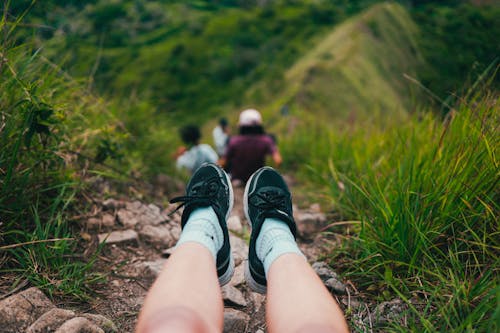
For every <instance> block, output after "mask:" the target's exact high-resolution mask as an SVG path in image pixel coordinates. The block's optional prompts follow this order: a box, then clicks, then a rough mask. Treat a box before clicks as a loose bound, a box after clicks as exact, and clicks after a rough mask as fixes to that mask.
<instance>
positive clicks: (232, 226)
mask: <svg viewBox="0 0 500 333" xmlns="http://www.w3.org/2000/svg"><path fill="white" fill-rule="evenodd" d="M227 227H228V229H229V230H232V231H235V232H241V231H242V230H243V225H242V224H241V219H240V217H239V216H238V215H231V216H230V217H229V218H228V219H227Z"/></svg>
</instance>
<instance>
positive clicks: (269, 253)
mask: <svg viewBox="0 0 500 333" xmlns="http://www.w3.org/2000/svg"><path fill="white" fill-rule="evenodd" d="M255 251H256V253H257V258H259V259H260V260H261V261H262V263H263V264H264V271H265V272H266V276H267V273H268V271H269V268H270V267H271V264H272V263H273V262H274V260H276V259H277V258H278V257H279V256H281V255H282V254H285V253H296V254H298V255H301V256H303V254H302V252H301V251H300V249H299V247H298V246H297V243H296V242H295V239H294V237H293V234H292V232H291V231H290V228H289V227H288V225H287V224H286V223H285V222H283V221H281V220H278V219H274V218H267V219H265V220H264V224H263V225H262V229H261V231H260V234H259V237H257V241H256V243H255Z"/></svg>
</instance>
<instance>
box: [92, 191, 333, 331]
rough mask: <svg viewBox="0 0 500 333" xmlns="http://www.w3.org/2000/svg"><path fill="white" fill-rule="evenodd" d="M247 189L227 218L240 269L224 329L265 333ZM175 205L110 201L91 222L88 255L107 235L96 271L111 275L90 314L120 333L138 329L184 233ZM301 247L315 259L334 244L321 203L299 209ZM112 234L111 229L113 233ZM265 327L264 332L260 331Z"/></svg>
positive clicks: (227, 293) (227, 300)
mask: <svg viewBox="0 0 500 333" xmlns="http://www.w3.org/2000/svg"><path fill="white" fill-rule="evenodd" d="M242 198H243V188H235V203H234V208H233V211H232V214H231V216H230V218H229V220H228V226H229V229H230V234H231V239H230V241H231V246H232V251H233V254H234V256H235V261H236V271H235V275H234V277H233V279H232V280H231V282H230V283H229V285H228V286H225V287H224V288H223V296H224V304H225V332H252V333H254V332H265V331H266V325H265V312H264V309H265V302H266V299H265V296H262V295H260V294H257V293H253V292H251V291H250V290H249V288H247V286H246V283H245V282H244V278H243V267H244V260H246V257H247V252H248V246H247V244H246V241H245V239H248V235H249V228H248V226H247V224H246V220H245V218H244V213H243V203H242ZM174 208H175V206H169V207H166V209H163V210H162V209H161V208H160V207H158V206H155V205H153V204H148V203H145V202H139V201H134V202H126V201H118V200H113V199H111V200H107V201H104V202H103V203H102V207H100V210H101V212H100V213H99V214H97V215H96V216H95V217H94V218H91V219H89V220H88V221H87V223H86V226H87V230H86V231H85V233H86V236H87V238H89V239H92V242H91V243H92V244H93V245H92V246H90V249H89V253H90V252H91V251H92V249H93V248H95V246H97V244H98V242H99V241H103V240H104V239H105V237H107V238H106V244H105V245H104V247H103V249H102V251H101V254H100V256H99V260H98V263H97V266H96V267H97V270H98V271H99V272H101V273H102V274H105V275H107V283H106V284H104V285H102V286H100V288H99V290H100V295H99V297H96V299H95V300H94V301H93V302H92V303H91V305H90V308H87V309H85V310H86V311H89V312H95V313H99V314H102V315H104V316H106V317H108V318H110V319H111V320H113V321H114V322H115V324H116V325H117V326H118V328H119V331H120V332H133V329H134V326H135V323H136V319H137V314H138V312H139V310H140V307H141V304H142V302H143V300H144V297H145V295H146V292H147V290H148V289H149V287H150V286H151V284H152V282H153V281H154V279H155V277H156V276H157V274H158V272H159V271H160V268H161V267H162V265H163V264H164V262H165V261H166V258H167V257H168V255H169V253H170V251H171V248H172V246H174V245H175V242H176V241H177V239H178V237H179V234H180V228H179V224H180V213H176V214H174V215H173V216H171V217H169V216H168V213H170V212H171V211H172V210H173V209H174ZM295 215H296V220H297V222H298V227H299V233H300V235H299V236H300V237H299V245H300V248H301V249H302V251H303V252H304V253H305V255H306V256H307V258H308V260H309V261H310V262H311V263H314V262H315V261H316V259H317V256H318V254H320V253H321V252H322V251H324V248H325V247H327V246H330V245H331V243H332V242H333V241H332V240H328V239H327V238H325V237H323V236H318V235H317V230H315V226H316V225H321V224H324V223H325V220H326V218H325V215H324V214H323V213H321V211H320V210H319V206H318V205H313V206H312V208H311V209H308V210H306V211H304V210H300V209H297V208H295ZM110 232H111V233H110ZM259 330H260V331H259Z"/></svg>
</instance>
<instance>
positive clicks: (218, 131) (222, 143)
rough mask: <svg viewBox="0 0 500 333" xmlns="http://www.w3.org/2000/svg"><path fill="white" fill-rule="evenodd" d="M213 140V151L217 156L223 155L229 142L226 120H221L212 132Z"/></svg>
mask: <svg viewBox="0 0 500 333" xmlns="http://www.w3.org/2000/svg"><path fill="white" fill-rule="evenodd" d="M212 136H213V138H214V144H215V149H216V150H217V154H219V156H222V155H224V153H225V152H226V147H227V143H228V142H229V127H228V126H227V119H226V118H221V119H220V120H219V125H217V127H215V128H214V130H213V131H212Z"/></svg>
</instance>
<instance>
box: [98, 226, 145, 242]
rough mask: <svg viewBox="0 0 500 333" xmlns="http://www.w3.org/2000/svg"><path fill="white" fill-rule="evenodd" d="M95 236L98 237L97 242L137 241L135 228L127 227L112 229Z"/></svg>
mask: <svg viewBox="0 0 500 333" xmlns="http://www.w3.org/2000/svg"><path fill="white" fill-rule="evenodd" d="M97 237H98V238H99V243H106V244H117V243H124V242H131V241H137V238H138V235H137V232H135V230H132V229H128V230H118V231H112V232H110V233H105V234H99V235H98V236H97Z"/></svg>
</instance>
